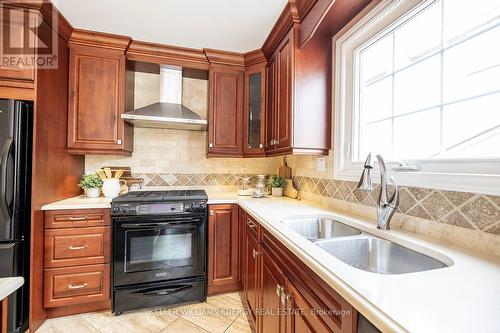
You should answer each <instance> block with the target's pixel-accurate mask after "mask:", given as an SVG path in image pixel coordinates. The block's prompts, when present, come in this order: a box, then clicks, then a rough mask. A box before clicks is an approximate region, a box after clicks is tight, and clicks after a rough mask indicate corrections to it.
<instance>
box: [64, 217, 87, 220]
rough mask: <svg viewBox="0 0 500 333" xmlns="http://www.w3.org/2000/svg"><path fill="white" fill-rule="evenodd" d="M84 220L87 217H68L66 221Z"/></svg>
mask: <svg viewBox="0 0 500 333" xmlns="http://www.w3.org/2000/svg"><path fill="white" fill-rule="evenodd" d="M86 219H87V216H82V217H73V216H70V217H68V220H70V221H85V220H86Z"/></svg>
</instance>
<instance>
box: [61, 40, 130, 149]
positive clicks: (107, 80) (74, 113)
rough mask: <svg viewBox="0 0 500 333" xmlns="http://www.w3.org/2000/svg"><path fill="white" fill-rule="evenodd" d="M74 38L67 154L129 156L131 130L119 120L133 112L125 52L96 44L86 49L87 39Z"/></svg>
mask: <svg viewBox="0 0 500 333" xmlns="http://www.w3.org/2000/svg"><path fill="white" fill-rule="evenodd" d="M74 35H75V32H74V33H73V35H72V37H71V39H70V43H69V46H70V63H69V101H68V104H69V106H68V149H69V152H70V153H75V154H91V153H99V154H114V155H131V153H132V150H133V127H132V126H131V125H130V124H128V123H125V122H124V120H123V119H121V115H122V113H124V112H125V111H128V110H131V109H132V108H133V97H132V96H131V94H132V91H130V89H127V87H129V88H130V85H131V82H130V80H133V78H132V76H131V75H128V73H127V69H126V59H125V53H124V50H125V48H123V49H121V48H120V47H121V45H120V47H119V46H116V47H115V48H111V47H109V45H107V44H104V43H103V44H102V45H100V44H99V40H97V42H93V44H89V45H87V44H86V40H85V39H84V38H87V36H84V37H81V36H80V35H79V34H78V31H77V35H76V36H74ZM106 37H107V38H108V39H109V38H111V37H108V36H106ZM117 38H118V37H117ZM120 38H121V39H119V40H118V41H119V42H120V43H122V44H125V43H124V41H123V40H122V39H123V38H122V37H120ZM82 39H83V40H84V41H83V42H82V41H81V40H82ZM89 43H90V42H89ZM106 43H109V41H108V40H107V39H106ZM124 47H125V46H124ZM127 80H128V82H127ZM127 90H128V91H127Z"/></svg>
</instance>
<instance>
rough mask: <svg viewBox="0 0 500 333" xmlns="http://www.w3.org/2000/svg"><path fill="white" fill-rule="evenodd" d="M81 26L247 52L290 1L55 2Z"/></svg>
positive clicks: (177, 43) (157, 40) (156, 40)
mask: <svg viewBox="0 0 500 333" xmlns="http://www.w3.org/2000/svg"><path fill="white" fill-rule="evenodd" d="M52 2H53V3H54V4H55V5H56V7H57V8H58V9H59V11H60V12H61V13H62V14H63V15H64V16H65V17H66V19H67V20H68V21H69V22H70V23H71V25H73V27H75V28H80V29H88V30H95V31H101V32H109V33H115V34H119V35H126V36H130V37H132V39H135V40H141V41H147V42H154V43H161V44H170V45H175V46H184V47H191V48H197V49H201V48H213V49H219V50H226V51H234V52H247V51H251V50H255V49H257V48H260V47H261V46H262V44H263V43H264V41H265V39H266V38H267V35H268V34H269V32H270V31H271V29H272V27H273V25H274V23H275V22H276V20H277V19H278V16H279V14H280V13H281V11H282V10H283V8H284V7H285V4H286V3H287V0H251V1H249V0H85V1H82V0H52Z"/></svg>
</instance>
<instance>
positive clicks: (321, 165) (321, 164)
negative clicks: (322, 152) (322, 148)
mask: <svg viewBox="0 0 500 333" xmlns="http://www.w3.org/2000/svg"><path fill="white" fill-rule="evenodd" d="M316 171H318V172H323V171H326V159H325V158H324V157H318V158H317V159H316Z"/></svg>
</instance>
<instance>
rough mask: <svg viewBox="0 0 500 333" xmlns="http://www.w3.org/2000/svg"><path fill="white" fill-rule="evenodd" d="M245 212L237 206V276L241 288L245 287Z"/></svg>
mask: <svg viewBox="0 0 500 333" xmlns="http://www.w3.org/2000/svg"><path fill="white" fill-rule="evenodd" d="M246 218H247V213H246V212H245V210H244V209H242V208H239V214H238V242H239V244H238V250H239V260H240V262H239V265H240V269H239V272H238V273H239V277H238V280H239V281H240V284H241V287H242V289H244V288H245V241H246V239H245V223H246Z"/></svg>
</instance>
